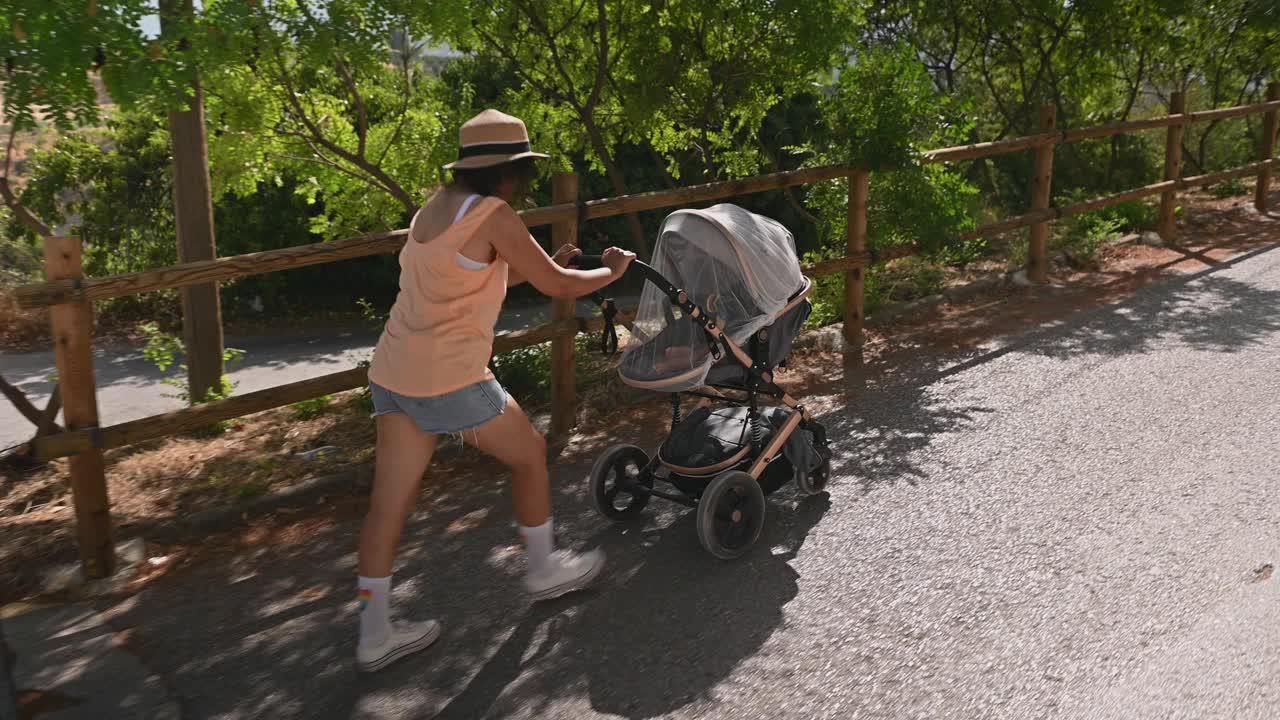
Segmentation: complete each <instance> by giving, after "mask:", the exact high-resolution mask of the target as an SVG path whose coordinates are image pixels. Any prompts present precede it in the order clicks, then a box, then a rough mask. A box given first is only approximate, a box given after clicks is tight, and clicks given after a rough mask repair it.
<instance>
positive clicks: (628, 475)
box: [591, 445, 653, 522]
mask: <svg viewBox="0 0 1280 720" xmlns="http://www.w3.org/2000/svg"><path fill="white" fill-rule="evenodd" d="M648 466H649V456H648V455H647V454H645V451H644V450H641V449H640V448H638V447H636V446H635V445H614V446H613V447H611V448H609V449H608V450H606V451H605V453H604V454H603V455H601V456H600V457H598V458H596V462H595V465H593V466H592V467H591V501H592V502H593V503H594V504H595V506H596V510H599V511H600V514H601V515H604V516H605V517H607V518H609V519H610V520H612V521H614V522H624V521H626V520H631V519H633V518H635V517H636V516H637V515H639V514H640V512H641V511H642V510H644V507H645V505H648V504H649V497H650V495H649V492H648V491H650V490H652V489H653V476H652V475H650V474H647V473H645V472H644V470H645V468H646V467H648Z"/></svg>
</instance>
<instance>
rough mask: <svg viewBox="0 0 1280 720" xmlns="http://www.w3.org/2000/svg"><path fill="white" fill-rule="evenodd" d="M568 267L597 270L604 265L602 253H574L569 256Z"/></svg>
mask: <svg viewBox="0 0 1280 720" xmlns="http://www.w3.org/2000/svg"><path fill="white" fill-rule="evenodd" d="M569 267H572V268H575V269H578V270H597V269H599V268H602V267H604V256H603V255H576V256H574V257H571V258H569Z"/></svg>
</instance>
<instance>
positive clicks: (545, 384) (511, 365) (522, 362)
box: [490, 344, 551, 402]
mask: <svg viewBox="0 0 1280 720" xmlns="http://www.w3.org/2000/svg"><path fill="white" fill-rule="evenodd" d="M490 367H491V368H492V369H493V375H494V377H496V378H497V379H498V382H500V383H502V386H503V387H504V388H506V389H507V391H508V392H510V393H511V394H512V395H515V396H516V397H518V398H520V399H522V400H524V401H526V402H530V401H532V402H540V401H544V400H545V399H546V398H548V397H550V393H551V373H550V370H551V345H550V344H542V345H534V346H533V347H527V348H520V349H519V350H512V351H511V352H508V353H503V354H501V355H494V356H493V361H492V363H491V364H490Z"/></svg>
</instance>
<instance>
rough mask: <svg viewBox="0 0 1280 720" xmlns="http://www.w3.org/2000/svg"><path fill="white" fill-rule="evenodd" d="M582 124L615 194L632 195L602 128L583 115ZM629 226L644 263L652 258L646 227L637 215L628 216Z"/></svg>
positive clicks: (637, 250)
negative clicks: (646, 236) (606, 142)
mask: <svg viewBox="0 0 1280 720" xmlns="http://www.w3.org/2000/svg"><path fill="white" fill-rule="evenodd" d="M581 117H582V124H583V125H585V126H586V127H587V135H588V137H589V138H590V139H591V147H592V149H593V150H595V153H596V155H598V156H599V157H600V162H602V163H604V169H605V174H606V175H608V176H609V183H610V184H611V185H613V192H614V193H616V194H618V195H630V194H631V193H630V192H629V191H628V190H627V181H626V180H625V179H624V178H623V177H622V171H621V170H619V169H618V166H617V164H616V163H615V162H614V160H613V154H612V153H610V152H609V147H608V145H606V144H605V141H604V135H603V134H602V133H601V132H600V128H599V127H598V126H596V124H595V120H594V119H593V118H591V116H589V115H585V114H583V115H582V116H581ZM627 225H628V229H629V230H630V232H631V249H632V250H634V251H635V253H636V255H637V256H638V257H639V258H640V259H641V260H644V261H648V260H649V258H650V250H649V241H648V239H647V238H645V236H644V227H643V226H641V225H640V216H639V215H638V214H636V213H628V214H627Z"/></svg>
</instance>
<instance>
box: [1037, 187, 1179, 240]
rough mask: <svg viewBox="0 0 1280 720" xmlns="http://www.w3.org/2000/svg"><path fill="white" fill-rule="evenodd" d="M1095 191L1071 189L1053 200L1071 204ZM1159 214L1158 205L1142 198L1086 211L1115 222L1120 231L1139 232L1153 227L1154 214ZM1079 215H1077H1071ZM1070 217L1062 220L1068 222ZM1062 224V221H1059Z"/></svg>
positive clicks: (1091, 194) (1080, 200) (1087, 197)
mask: <svg viewBox="0 0 1280 720" xmlns="http://www.w3.org/2000/svg"><path fill="white" fill-rule="evenodd" d="M1097 195H1098V193H1097V192H1096V191H1092V192H1091V191H1088V190H1071V191H1068V192H1064V193H1061V194H1060V195H1058V197H1057V198H1056V200H1055V203H1056V204H1057V205H1060V206H1061V205H1073V204H1075V203H1079V202H1084V201H1086V200H1089V199H1091V198H1093V197H1096V196H1097ZM1158 214H1159V206H1157V205H1155V204H1153V203H1151V202H1148V201H1144V200H1130V201H1128V202H1124V203H1120V204H1119V205H1112V206H1111V207H1106V208H1102V209H1101V210H1095V211H1094V212H1092V213H1086V215H1087V216H1091V217H1094V218H1097V219H1099V220H1107V221H1109V222H1112V223H1114V224H1115V226H1116V229H1117V230H1118V231H1121V232H1141V231H1143V230H1148V229H1150V228H1153V227H1155V224H1156V216H1157V215H1158ZM1073 217H1079V216H1073ZM1070 220H1071V218H1068V219H1067V220H1064V221H1062V222H1063V223H1066V224H1069V222H1070ZM1060 224H1062V223H1060Z"/></svg>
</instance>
